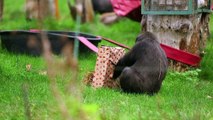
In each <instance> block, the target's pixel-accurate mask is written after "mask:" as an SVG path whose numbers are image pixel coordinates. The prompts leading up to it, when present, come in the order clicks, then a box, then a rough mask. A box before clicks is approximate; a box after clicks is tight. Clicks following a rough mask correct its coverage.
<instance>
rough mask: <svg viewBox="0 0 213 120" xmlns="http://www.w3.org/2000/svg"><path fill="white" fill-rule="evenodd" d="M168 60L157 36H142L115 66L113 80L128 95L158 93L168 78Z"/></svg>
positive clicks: (149, 34) (148, 33) (147, 33)
mask: <svg viewBox="0 0 213 120" xmlns="http://www.w3.org/2000/svg"><path fill="white" fill-rule="evenodd" d="M167 68H168V60H167V57H166V54H165V52H164V50H163V49H162V48H161V47H160V43H159V42H158V40H157V38H156V36H155V35H154V34H152V33H150V32H145V33H144V34H140V35H139V36H138V37H137V38H136V43H135V45H134V46H133V48H132V49H131V50H130V51H129V52H128V53H126V54H125V55H124V56H123V57H122V58H121V59H120V60H119V61H118V63H117V64H116V65H115V69H114V74H113V79H117V78H118V79H117V80H118V81H119V82H120V87H121V89H122V90H123V91H124V92H127V93H145V94H149V95H153V94H154V93H157V92H158V91H159V90H160V88H161V84H162V82H163V80H164V78H165V76H166V73H167Z"/></svg>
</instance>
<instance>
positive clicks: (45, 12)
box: [26, 0, 55, 20]
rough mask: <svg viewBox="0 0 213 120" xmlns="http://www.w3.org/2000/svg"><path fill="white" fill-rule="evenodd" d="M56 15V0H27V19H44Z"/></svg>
mask: <svg viewBox="0 0 213 120" xmlns="http://www.w3.org/2000/svg"><path fill="white" fill-rule="evenodd" d="M54 15H55V6H54V0H26V19H28V20H30V19H44V18H47V17H53V16H54Z"/></svg>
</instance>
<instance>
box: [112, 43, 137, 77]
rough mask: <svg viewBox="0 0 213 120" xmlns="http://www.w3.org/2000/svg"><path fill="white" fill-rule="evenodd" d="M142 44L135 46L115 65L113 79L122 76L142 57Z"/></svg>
mask: <svg viewBox="0 0 213 120" xmlns="http://www.w3.org/2000/svg"><path fill="white" fill-rule="evenodd" d="M140 50H141V49H140V44H137V45H135V46H134V47H133V48H132V49H131V50H130V51H129V52H128V53H126V54H125V55H124V56H123V57H122V58H121V59H120V60H119V61H118V63H117V64H116V65H115V70H114V74H113V79H116V78H117V77H119V76H120V74H121V72H122V71H123V69H124V68H125V67H128V66H132V65H133V64H134V63H135V61H136V60H137V59H138V54H139V55H140Z"/></svg>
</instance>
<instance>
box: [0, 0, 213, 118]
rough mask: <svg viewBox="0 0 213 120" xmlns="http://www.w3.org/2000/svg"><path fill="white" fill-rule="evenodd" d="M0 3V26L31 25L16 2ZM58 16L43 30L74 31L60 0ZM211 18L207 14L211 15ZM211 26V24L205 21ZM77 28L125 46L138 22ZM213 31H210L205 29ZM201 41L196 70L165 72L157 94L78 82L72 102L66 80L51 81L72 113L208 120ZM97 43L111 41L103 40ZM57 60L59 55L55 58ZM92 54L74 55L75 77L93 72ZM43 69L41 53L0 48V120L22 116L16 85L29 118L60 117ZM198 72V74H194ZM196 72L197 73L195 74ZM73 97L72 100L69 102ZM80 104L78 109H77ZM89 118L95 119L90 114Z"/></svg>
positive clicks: (212, 114) (211, 87)
mask: <svg viewBox="0 0 213 120" xmlns="http://www.w3.org/2000/svg"><path fill="white" fill-rule="evenodd" d="M11 1H12V0H6V1H5V14H4V21H3V22H1V23H0V30H17V29H25V30H28V29H31V28H37V23H36V21H32V22H26V21H25V18H24V12H23V9H22V8H23V5H22V3H23V2H24V0H22V1H18V2H17V1H12V2H13V3H14V4H15V5H14V4H11V3H10V2H11ZM60 11H61V14H62V15H61V19H60V20H59V21H56V20H52V21H46V22H45V25H44V26H43V28H44V29H49V30H70V31H74V30H75V29H76V26H75V23H74V22H73V21H72V19H71V17H70V16H69V12H68V9H67V6H66V1H62V0H60ZM211 20H213V16H211ZM211 26H213V22H212V21H211ZM81 31H83V32H87V33H92V34H95V35H101V36H106V37H109V38H111V39H114V40H117V41H119V42H121V43H124V44H126V45H128V46H132V45H133V44H134V40H135V37H136V36H137V34H138V33H139V32H140V24H139V23H136V22H132V21H130V20H128V19H123V20H121V21H120V22H118V23H116V24H114V25H111V26H105V25H103V24H101V23H100V22H99V21H98V16H96V20H95V22H94V23H91V24H84V25H82V26H81ZM211 33H212V34H213V29H212V28H211ZM212 40H213V36H211V38H210V39H209V42H208V44H207V48H206V50H207V54H206V55H205V57H204V58H203V62H202V66H201V72H200V71H199V70H192V71H188V72H185V73H177V72H169V73H168V75H167V77H166V79H165V81H164V82H163V86H162V89H161V90H160V92H159V93H158V94H157V95H154V96H148V95H136V94H125V93H122V92H120V91H118V90H112V89H106V88H101V89H96V90H95V89H93V88H91V87H87V86H84V85H83V84H81V85H83V87H84V89H83V91H82V93H81V94H82V101H81V103H83V104H80V103H79V101H78V102H76V101H75V100H76V98H72V96H73V95H72V94H71V95H70V94H68V93H67V92H66V90H65V88H66V85H67V83H68V82H69V80H70V79H69V78H66V77H59V78H58V79H57V85H58V86H59V90H60V92H61V93H62V95H63V96H62V98H63V100H64V102H65V103H66V105H67V108H68V110H69V113H70V114H72V115H73V116H75V115H76V113H73V111H77V110H78V108H79V106H78V105H79V104H80V105H82V106H81V107H82V108H84V109H88V113H87V114H89V115H91V116H94V117H97V116H98V115H99V114H100V116H101V118H102V119H107V120H118V119H120V120H138V119H177V120H179V119H213V109H212V108H213V102H212V101H213V76H212V67H213V63H212V60H211V58H212V56H213V55H212V52H211V51H212V50H213V48H212V47H211V46H212V42H211V41H212ZM101 44H103V45H110V46H111V45H112V44H110V43H107V42H105V41H103V42H101ZM56 58H57V59H60V57H56ZM95 62H96V55H95V54H92V53H91V54H80V56H79V80H80V81H81V80H82V79H83V77H84V76H85V75H86V74H87V73H88V72H90V71H93V70H94V66H95ZM27 64H31V66H32V69H31V71H26V65H27ZM46 69H47V66H46V64H45V61H44V59H43V58H42V57H37V58H35V57H29V56H26V55H15V54H11V53H8V52H7V51H5V50H2V49H0V119H2V120H5V119H18V120H19V119H25V118H26V116H25V109H24V100H23V90H22V85H23V84H28V85H29V88H28V92H29V94H28V95H29V103H30V112H31V115H32V118H33V119H55V120H58V119H63V117H62V116H61V113H60V109H59V107H58V104H57V102H56V100H55V98H54V97H53V94H52V92H51V90H50V82H49V78H48V77H47V76H46V75H41V74H39V73H40V72H41V71H44V70H46ZM200 73H201V75H200ZM198 76H200V77H198ZM204 79H208V80H204ZM73 101H74V102H73ZM81 107H80V108H81ZM94 119H95V118H94Z"/></svg>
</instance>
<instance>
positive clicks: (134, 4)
mask: <svg viewBox="0 0 213 120" xmlns="http://www.w3.org/2000/svg"><path fill="white" fill-rule="evenodd" d="M111 3H112V6H113V10H114V12H115V13H116V14H117V15H118V16H125V17H128V18H130V19H132V20H135V21H138V22H140V21H141V17H142V15H141V0H111Z"/></svg>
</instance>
